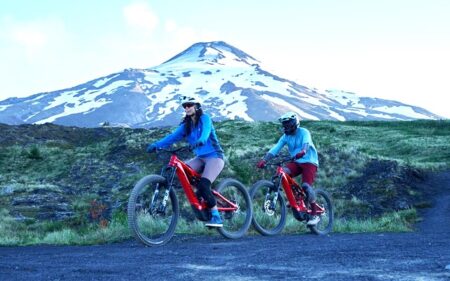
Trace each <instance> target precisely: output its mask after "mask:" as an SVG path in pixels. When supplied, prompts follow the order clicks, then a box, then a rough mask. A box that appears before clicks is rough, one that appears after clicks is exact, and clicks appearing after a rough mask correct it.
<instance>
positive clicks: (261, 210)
mask: <svg viewBox="0 0 450 281" xmlns="http://www.w3.org/2000/svg"><path fill="white" fill-rule="evenodd" d="M275 196H276V197H275ZM250 197H251V198H252V203H253V219H252V224H253V227H254V228H255V229H256V230H257V231H258V232H259V233H261V234H262V235H267V236H272V235H276V234H279V233H280V232H281V231H282V230H283V228H284V226H285V224H286V204H285V201H284V198H283V196H282V194H281V192H277V189H276V188H275V186H274V184H273V183H272V182H270V181H267V180H260V181H258V182H256V183H255V184H254V185H253V187H252V189H251V190H250Z"/></svg>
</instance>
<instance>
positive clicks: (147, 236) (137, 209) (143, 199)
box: [128, 175, 179, 246]
mask: <svg viewBox="0 0 450 281" xmlns="http://www.w3.org/2000/svg"><path fill="white" fill-rule="evenodd" d="M167 192H168V189H167V186H166V180H165V178H163V177H161V176H158V175H150V176H147V177H144V178H143V179H141V180H140V181H139V182H138V183H137V184H136V186H135V187H134V188H133V190H132V191H131V195H130V199H129V201H128V224H129V226H130V229H131V230H132V231H133V233H134V235H135V237H136V238H137V239H138V240H139V241H141V242H142V243H144V244H146V245H149V246H153V245H163V244H165V243H167V242H168V241H169V240H170V239H171V238H172V236H173V234H174V232H175V227H176V224H177V221H178V212H179V210H178V200H177V198H176V195H175V192H174V191H173V190H171V191H170V192H169V193H167Z"/></svg>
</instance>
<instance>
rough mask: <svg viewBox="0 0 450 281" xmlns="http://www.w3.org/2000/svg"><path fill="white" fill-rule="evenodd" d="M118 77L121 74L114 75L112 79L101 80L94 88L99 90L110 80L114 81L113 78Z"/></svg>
mask: <svg viewBox="0 0 450 281" xmlns="http://www.w3.org/2000/svg"><path fill="white" fill-rule="evenodd" d="M117 76H119V74H117V75H114V76H112V77H110V78H103V79H100V80H98V81H97V82H95V84H94V85H92V86H94V87H96V88H99V87H101V86H103V85H105V84H106V82H108V81H109V80H111V79H113V78H116V77H117Z"/></svg>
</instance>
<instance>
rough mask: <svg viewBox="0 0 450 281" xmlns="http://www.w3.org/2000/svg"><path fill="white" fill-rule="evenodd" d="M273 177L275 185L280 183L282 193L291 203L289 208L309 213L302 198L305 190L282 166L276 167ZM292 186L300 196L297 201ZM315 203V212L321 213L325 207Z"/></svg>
mask: <svg viewBox="0 0 450 281" xmlns="http://www.w3.org/2000/svg"><path fill="white" fill-rule="evenodd" d="M274 179H276V181H274V184H275V186H277V187H278V188H279V186H280V184H281V186H282V188H283V190H284V193H285V194H286V197H287V199H288V201H289V204H290V205H291V208H293V209H295V210H296V211H297V212H305V213H311V210H310V209H308V208H307V207H306V205H305V201H304V200H303V199H304V198H305V196H306V195H305V192H304V191H303V189H302V188H301V187H300V185H299V184H298V183H297V182H296V181H295V180H294V179H293V178H292V177H291V176H289V175H288V174H287V173H286V172H285V171H284V170H283V167H281V166H278V167H277V171H276V174H275V176H274ZM292 187H295V188H297V190H298V192H299V193H300V194H301V196H300V198H298V201H297V200H296V198H295V195H294V190H293V188H292ZM278 190H279V189H278ZM316 205H317V208H318V210H317V214H322V213H323V212H324V211H325V209H324V208H322V207H321V206H319V205H318V204H316Z"/></svg>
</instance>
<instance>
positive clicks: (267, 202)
mask: <svg viewBox="0 0 450 281" xmlns="http://www.w3.org/2000/svg"><path fill="white" fill-rule="evenodd" d="M280 179H281V178H280V177H279V176H275V177H273V178H272V183H273V186H270V187H269V188H268V189H267V193H266V197H265V199H264V206H262V207H263V211H264V212H266V213H268V214H274V211H275V209H276V207H277V202H278V196H280ZM272 192H273V197H272V198H271V194H272Z"/></svg>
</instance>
